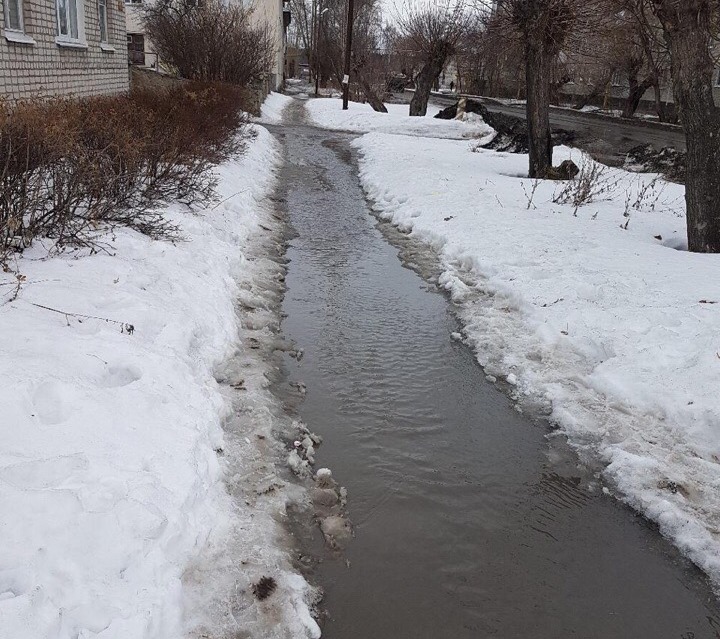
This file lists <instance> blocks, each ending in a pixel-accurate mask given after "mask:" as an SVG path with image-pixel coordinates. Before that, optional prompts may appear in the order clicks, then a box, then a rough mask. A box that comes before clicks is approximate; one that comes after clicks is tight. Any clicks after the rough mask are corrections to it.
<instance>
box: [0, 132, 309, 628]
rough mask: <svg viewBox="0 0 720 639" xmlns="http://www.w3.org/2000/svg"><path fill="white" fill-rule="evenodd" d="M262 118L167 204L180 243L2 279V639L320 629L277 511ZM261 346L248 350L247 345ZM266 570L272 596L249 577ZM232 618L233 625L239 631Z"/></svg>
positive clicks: (285, 492) (286, 490)
mask: <svg viewBox="0 0 720 639" xmlns="http://www.w3.org/2000/svg"><path fill="white" fill-rule="evenodd" d="M279 161H280V158H279V156H278V152H277V149H276V146H275V142H274V140H273V138H272V137H271V136H270V134H269V133H268V132H267V131H266V130H265V129H262V128H260V127H257V138H256V139H255V140H254V141H253V142H251V143H250V145H249V147H248V150H247V152H246V153H245V154H244V155H243V156H242V157H240V158H239V159H237V160H235V161H232V162H228V163H227V164H225V165H223V166H221V167H219V168H218V174H219V177H220V187H219V196H220V198H219V199H220V203H219V204H217V205H216V206H215V207H211V208H209V209H208V210H206V211H201V212H199V213H191V212H188V211H186V210H181V208H180V207H179V206H176V207H171V209H170V210H169V213H168V215H169V218H170V219H171V220H174V221H177V222H178V223H180V224H181V226H182V228H183V230H184V233H185V235H186V239H187V241H185V242H178V243H175V244H172V243H167V242H156V241H151V240H149V239H147V238H146V237H143V236H141V235H138V234H136V233H134V232H131V231H127V230H123V231H118V232H117V234H116V240H115V242H114V243H113V245H112V254H99V255H94V256H81V255H73V254H64V255H61V256H59V257H52V258H49V259H48V258H46V257H45V256H46V251H45V250H43V249H41V248H40V247H37V248H35V249H32V250H28V251H27V252H26V253H25V254H24V255H23V256H22V257H20V258H18V260H17V263H16V265H15V266H16V268H17V271H18V272H19V273H20V274H21V275H22V276H23V281H22V284H21V288H20V290H19V293H18V294H17V298H16V299H13V297H14V295H13V291H14V290H15V283H16V279H15V277H14V275H13V274H12V273H5V274H2V276H1V277H0V295H1V296H2V298H1V299H0V351H1V352H2V354H3V356H2V358H0V376H1V377H2V380H3V384H2V386H0V416H1V417H0V440H1V441H2V446H1V447H0V531H1V533H0V538H1V539H2V545H1V547H0V637H1V638H2V639H90V638H91V637H97V638H98V639H179V638H181V637H184V636H193V637H200V636H202V637H212V638H213V639H225V638H229V637H236V636H244V637H245V636H247V637H263V638H265V637H283V638H284V637H301V638H302V637H317V636H319V629H318V627H317V625H316V624H315V622H314V621H313V620H312V618H311V617H310V615H309V609H308V604H307V602H308V601H310V600H311V599H312V597H313V592H312V591H311V589H310V588H309V586H308V585H307V584H306V583H305V581H304V580H303V579H302V577H300V576H299V575H298V574H296V573H295V571H294V570H293V568H292V567H291V565H290V558H289V554H290V551H289V546H288V543H287V539H286V536H287V534H286V533H285V531H284V529H283V528H282V526H281V523H280V522H282V519H283V517H284V516H285V506H286V502H287V501H288V499H290V498H292V497H293V495H294V496H295V497H298V498H301V497H302V495H299V494H295V493H296V491H299V490H300V489H299V488H298V487H293V485H288V484H286V483H285V482H284V481H283V480H282V479H281V478H280V477H279V476H278V473H279V472H280V471H279V463H280V462H279V461H278V460H280V459H281V457H284V456H285V454H284V452H283V451H282V447H281V446H280V444H279V443H278V442H276V441H275V439H274V438H273V432H275V431H277V430H278V429H282V428H283V427H286V426H287V427H289V426H291V425H288V424H282V423H280V421H281V417H280V416H279V410H278V409H277V407H276V406H274V404H273V402H274V400H273V398H272V396H271V394H270V392H269V390H268V385H269V381H268V375H269V374H270V373H271V371H270V370H269V369H270V368H271V365H270V364H268V363H267V362H265V363H263V361H262V357H261V355H260V354H261V353H263V349H265V351H269V350H272V348H273V346H272V344H271V343H268V342H271V340H276V339H277V338H276V337H275V335H274V332H273V323H274V322H276V321H277V316H276V311H275V310H274V309H273V304H274V303H275V302H276V301H277V299H278V297H279V295H280V289H281V286H282V285H281V283H280V282H279V280H281V279H282V274H283V266H282V265H281V264H279V263H278V262H277V258H276V259H275V260H273V259H272V255H273V250H274V251H275V255H276V254H277V243H278V237H277V232H278V230H279V229H280V224H281V223H280V222H279V221H278V220H276V219H275V218H274V216H273V210H272V208H271V207H270V206H269V204H268V195H269V194H270V193H271V191H272V188H273V184H274V176H273V170H274V167H276V166H277V165H278V163H279ZM258 347H259V348H258ZM262 576H268V577H272V578H274V579H275V580H276V582H277V590H276V591H275V593H274V594H273V595H272V596H270V597H269V598H267V599H266V600H265V601H262V602H260V601H257V600H256V599H255V597H253V595H252V584H253V583H254V582H255V581H257V579H259V578H260V577H262ZM238 633H241V635H240V634H238Z"/></svg>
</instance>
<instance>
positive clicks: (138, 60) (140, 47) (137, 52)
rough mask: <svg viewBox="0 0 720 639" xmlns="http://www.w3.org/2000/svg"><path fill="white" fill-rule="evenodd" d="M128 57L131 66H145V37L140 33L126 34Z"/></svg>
mask: <svg viewBox="0 0 720 639" xmlns="http://www.w3.org/2000/svg"><path fill="white" fill-rule="evenodd" d="M127 43H128V57H129V58H130V62H132V63H133V64H140V65H143V64H145V36H144V35H143V34H142V33H128V35H127Z"/></svg>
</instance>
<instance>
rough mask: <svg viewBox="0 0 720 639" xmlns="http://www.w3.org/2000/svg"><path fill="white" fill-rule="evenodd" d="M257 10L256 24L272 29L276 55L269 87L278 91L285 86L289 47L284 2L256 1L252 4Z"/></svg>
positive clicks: (255, 15) (278, 0) (254, 16)
mask: <svg viewBox="0 0 720 639" xmlns="http://www.w3.org/2000/svg"><path fill="white" fill-rule="evenodd" d="M251 4H252V6H253V7H254V8H255V10H254V11H253V18H254V20H255V21H256V24H258V25H262V26H265V25H267V27H268V28H269V29H270V33H271V36H272V38H273V41H274V42H275V55H274V58H273V62H272V64H271V68H270V69H268V73H269V74H270V78H269V85H270V90H271V91H276V90H277V89H279V88H280V87H281V86H282V84H283V72H284V70H285V49H286V46H287V42H286V38H285V25H284V22H283V20H284V19H283V6H284V3H283V0H255V2H252V3H251Z"/></svg>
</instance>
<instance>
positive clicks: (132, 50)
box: [124, 0, 160, 71]
mask: <svg viewBox="0 0 720 639" xmlns="http://www.w3.org/2000/svg"><path fill="white" fill-rule="evenodd" d="M124 1H125V8H126V11H125V28H126V30H127V53H128V61H129V62H130V64H136V65H138V66H141V67H151V68H153V69H155V70H156V71H157V70H159V67H160V61H159V60H158V56H157V53H155V48H154V47H153V44H152V42H151V41H150V40H149V39H148V38H147V36H146V35H145V26H144V25H143V23H142V8H143V5H144V2H143V0H124Z"/></svg>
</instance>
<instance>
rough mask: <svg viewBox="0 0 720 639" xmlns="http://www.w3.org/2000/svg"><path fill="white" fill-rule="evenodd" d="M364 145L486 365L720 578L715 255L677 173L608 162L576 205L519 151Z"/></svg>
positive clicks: (412, 143)
mask: <svg viewBox="0 0 720 639" xmlns="http://www.w3.org/2000/svg"><path fill="white" fill-rule="evenodd" d="M355 144H356V146H357V148H358V149H359V150H360V153H361V161H360V167H361V179H362V182H363V185H364V187H365V189H366V192H367V194H368V196H369V198H370V199H371V200H372V201H373V202H374V208H375V210H376V211H377V212H378V213H379V215H381V216H382V217H383V218H385V219H387V220H389V221H391V222H392V223H393V224H395V225H397V226H398V227H399V228H400V229H401V230H404V231H406V232H411V234H412V235H413V236H416V237H418V238H419V239H421V240H423V241H425V242H427V243H429V244H430V245H432V247H433V248H434V249H436V250H437V251H438V253H439V255H440V258H441V261H442V268H443V269H444V273H443V275H442V276H441V278H440V284H441V285H442V286H444V288H445V289H447V290H448V291H449V293H450V294H451V296H452V298H453V300H454V302H455V303H456V304H457V305H458V309H459V314H460V317H461V319H462V321H463V323H464V327H465V328H464V338H465V339H466V341H467V342H468V343H469V344H470V345H471V346H472V347H473V348H474V349H475V351H476V354H477V358H478V360H479V362H480V363H481V364H482V365H483V366H484V367H485V369H486V371H487V373H488V375H489V376H490V378H491V379H492V378H493V377H500V378H502V379H504V380H506V381H507V382H508V383H509V384H510V385H511V386H513V387H514V388H513V393H514V396H515V397H516V399H518V401H520V402H523V403H525V402H527V403H528V404H531V405H532V406H533V408H534V409H535V410H538V409H541V410H546V411H547V413H548V414H549V416H550V419H551V420H552V421H553V422H555V423H556V424H557V425H558V426H559V427H560V428H561V430H562V431H563V432H564V433H565V434H566V435H567V436H568V437H569V440H570V442H571V443H572V444H573V445H574V446H575V447H576V448H577V450H578V451H579V453H580V454H581V456H583V457H584V458H585V459H588V460H593V461H600V462H601V463H602V464H603V476H604V478H605V479H606V481H607V483H608V485H609V486H610V487H611V488H613V489H614V490H616V491H617V492H618V493H619V495H620V496H622V498H623V499H625V500H626V501H627V502H628V503H629V504H631V505H632V506H633V507H635V508H636V509H637V510H639V511H640V512H642V513H644V514H645V515H647V516H648V517H649V518H650V519H652V520H654V521H656V522H657V523H658V524H659V526H660V529H661V531H662V532H663V534H665V535H666V536H668V537H670V538H671V539H672V540H674V542H675V543H676V544H677V545H678V546H679V547H680V548H681V549H682V550H683V551H684V552H685V553H687V554H688V555H689V556H690V557H691V558H692V559H693V561H695V562H696V563H697V564H698V565H699V566H701V567H702V568H703V569H704V570H705V571H706V572H707V573H708V574H709V575H710V576H711V578H712V579H713V581H714V583H715V584H716V586H717V584H718V583H720V490H718V489H720V399H719V398H718V393H717V389H718V387H719V386H720V333H719V332H718V330H717V327H718V325H719V323H720V280H719V279H718V277H717V273H718V271H719V270H720V256H718V255H696V254H690V253H687V252H686V251H682V250H676V249H677V248H682V244H683V242H682V239H681V238H683V237H684V234H685V230H684V227H685V219H684V203H683V188H682V187H681V186H679V185H675V184H669V183H666V182H663V181H660V180H657V179H654V176H648V175H642V176H638V175H635V174H630V173H627V172H625V171H612V172H611V173H606V174H605V176H604V177H603V178H602V180H601V182H600V184H601V186H602V189H601V190H600V192H598V193H597V195H596V197H595V198H594V200H595V201H593V202H592V203H590V204H587V205H585V206H580V207H579V208H576V207H575V206H574V205H573V204H572V203H571V202H570V203H564V204H563V203H561V202H562V201H563V199H566V198H563V197H560V194H561V191H562V189H563V188H564V187H565V184H564V183H552V182H538V183H535V182H533V181H532V180H529V179H521V178H519V177H517V176H519V175H523V174H526V171H527V156H524V155H508V154H502V153H496V152H493V151H485V150H482V149H481V150H479V152H475V153H473V152H471V145H469V144H468V143H466V142H457V141H448V140H432V139H424V138H411V137H400V136H391V135H385V134H380V133H372V134H369V135H367V136H365V137H363V138H361V139H359V140H357V141H356V142H355ZM571 156H573V157H574V159H575V161H576V162H577V163H578V164H580V163H581V157H580V153H579V152H577V151H574V152H571V151H570V150H569V149H567V148H561V149H557V150H556V162H557V161H560V160H563V159H566V158H568V157H571ZM584 161H585V162H590V161H589V160H588V159H585V160H584ZM588 166H590V165H589V164H588ZM553 200H556V202H557V203H555V202H553ZM456 337H457V336H456Z"/></svg>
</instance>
